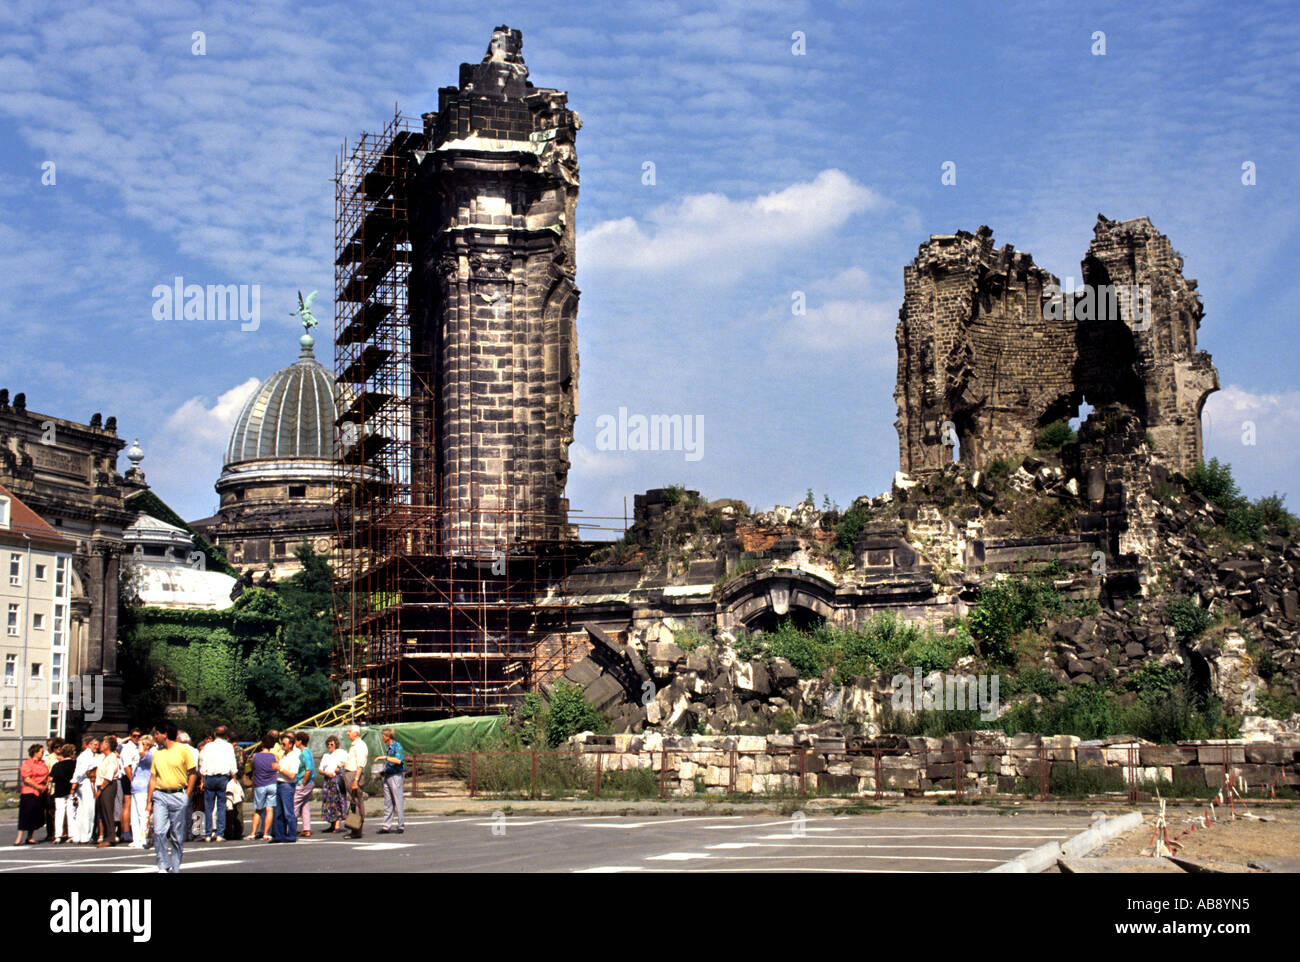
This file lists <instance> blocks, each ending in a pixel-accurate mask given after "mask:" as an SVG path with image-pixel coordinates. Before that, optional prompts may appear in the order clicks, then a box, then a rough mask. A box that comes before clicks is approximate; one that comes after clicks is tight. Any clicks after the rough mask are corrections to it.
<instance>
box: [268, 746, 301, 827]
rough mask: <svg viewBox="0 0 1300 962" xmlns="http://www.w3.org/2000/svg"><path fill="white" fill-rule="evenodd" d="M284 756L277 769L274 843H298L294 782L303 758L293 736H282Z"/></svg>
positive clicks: (276, 766)
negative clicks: (299, 763)
mask: <svg viewBox="0 0 1300 962" xmlns="http://www.w3.org/2000/svg"><path fill="white" fill-rule="evenodd" d="M280 747H281V749H283V752H284V753H283V754H282V755H281V756H280V760H279V761H277V762H276V763H275V765H274V766H273V767H274V768H275V800H276V806H275V827H274V829H273V830H272V832H271V841H273V842H296V841H298V814H297V812H296V811H295V810H294V805H293V793H294V788H295V785H294V782H295V781H297V779H298V762H299V759H300V758H301V757H302V756H301V753H300V752H299V751H298V746H297V745H296V744H294V737H293V736H292V735H281V736H280Z"/></svg>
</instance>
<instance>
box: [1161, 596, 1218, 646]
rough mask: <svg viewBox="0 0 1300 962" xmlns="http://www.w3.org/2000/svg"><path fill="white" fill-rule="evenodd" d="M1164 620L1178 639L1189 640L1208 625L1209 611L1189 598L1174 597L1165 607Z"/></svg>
mask: <svg viewBox="0 0 1300 962" xmlns="http://www.w3.org/2000/svg"><path fill="white" fill-rule="evenodd" d="M1165 621H1166V622H1167V623H1168V624H1170V625H1171V626H1172V627H1173V629H1174V632H1175V634H1177V635H1178V640H1179V641H1190V640H1191V639H1193V638H1195V637H1196V636H1197V635H1199V634H1200V633H1201V632H1203V631H1204V630H1205V629H1206V628H1208V627H1210V613H1209V612H1208V611H1206V610H1205V609H1204V608H1202V607H1201V606H1200V605H1198V604H1197V603H1196V602H1195V601H1192V600H1191V599H1190V598H1176V599H1175V600H1173V601H1171V602H1170V603H1169V607H1167V608H1166V609H1165Z"/></svg>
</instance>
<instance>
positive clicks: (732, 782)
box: [727, 748, 736, 795]
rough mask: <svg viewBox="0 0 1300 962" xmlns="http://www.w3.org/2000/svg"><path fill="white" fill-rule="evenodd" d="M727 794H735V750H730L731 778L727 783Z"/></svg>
mask: <svg viewBox="0 0 1300 962" xmlns="http://www.w3.org/2000/svg"><path fill="white" fill-rule="evenodd" d="M727 794H729V795H735V794H736V750H735V749H734V748H733V749H732V750H731V778H730V780H729V781H728V783H727Z"/></svg>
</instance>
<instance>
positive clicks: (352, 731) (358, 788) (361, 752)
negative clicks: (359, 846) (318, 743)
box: [343, 725, 370, 838]
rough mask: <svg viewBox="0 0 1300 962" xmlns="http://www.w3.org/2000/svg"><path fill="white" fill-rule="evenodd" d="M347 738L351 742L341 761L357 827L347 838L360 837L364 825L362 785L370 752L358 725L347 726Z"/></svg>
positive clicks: (363, 792) (364, 803) (363, 791)
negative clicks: (345, 756)
mask: <svg viewBox="0 0 1300 962" xmlns="http://www.w3.org/2000/svg"><path fill="white" fill-rule="evenodd" d="M348 739H349V740H350V741H351V742H352V744H351V745H350V746H349V747H348V757H347V760H346V761H345V762H344V763H343V771H344V774H345V775H346V776H347V780H348V803H349V806H350V808H351V809H352V810H353V811H355V812H356V813H357V816H358V818H357V827H356V828H354V829H353V830H352V833H351V834H350V835H348V838H360V837H361V832H362V830H363V829H364V828H365V827H366V793H365V789H364V788H363V785H364V783H365V780H366V762H367V761H368V760H369V757H370V754H369V751H368V750H367V749H366V743H365V741H363V740H362V738H361V728H360V726H358V725H352V726H351V727H349V728H348Z"/></svg>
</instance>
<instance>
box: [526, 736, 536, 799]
mask: <svg viewBox="0 0 1300 962" xmlns="http://www.w3.org/2000/svg"><path fill="white" fill-rule="evenodd" d="M528 797H529V798H536V797H537V749H536V748H534V749H533V764H532V772H531V774H530V775H529V781H528Z"/></svg>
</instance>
